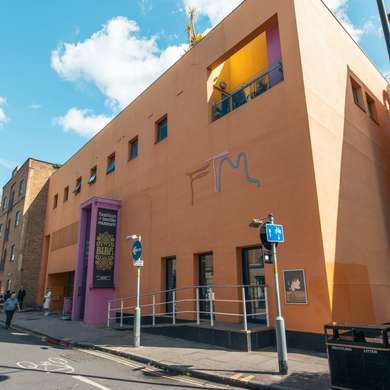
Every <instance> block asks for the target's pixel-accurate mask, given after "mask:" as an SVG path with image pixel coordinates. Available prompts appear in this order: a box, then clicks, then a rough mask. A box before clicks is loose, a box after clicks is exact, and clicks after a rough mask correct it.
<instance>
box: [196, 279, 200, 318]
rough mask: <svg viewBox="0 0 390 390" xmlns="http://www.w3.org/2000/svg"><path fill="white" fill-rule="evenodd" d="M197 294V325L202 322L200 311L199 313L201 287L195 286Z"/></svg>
mask: <svg viewBox="0 0 390 390" xmlns="http://www.w3.org/2000/svg"><path fill="white" fill-rule="evenodd" d="M195 294H196V323H197V325H199V324H200V313H199V287H196V288H195Z"/></svg>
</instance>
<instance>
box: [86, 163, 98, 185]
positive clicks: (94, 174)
mask: <svg viewBox="0 0 390 390" xmlns="http://www.w3.org/2000/svg"><path fill="white" fill-rule="evenodd" d="M96 178H97V166H96V165H95V166H94V167H93V168H91V172H90V174H89V179H88V184H94V183H96Z"/></svg>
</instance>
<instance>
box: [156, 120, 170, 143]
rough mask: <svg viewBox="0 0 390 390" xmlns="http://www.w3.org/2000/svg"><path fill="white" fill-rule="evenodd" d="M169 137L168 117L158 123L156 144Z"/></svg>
mask: <svg viewBox="0 0 390 390" xmlns="http://www.w3.org/2000/svg"><path fill="white" fill-rule="evenodd" d="M167 137H168V116H165V117H163V118H162V119H160V120H159V121H157V122H156V143H158V142H160V141H162V140H163V139H165V138H167Z"/></svg>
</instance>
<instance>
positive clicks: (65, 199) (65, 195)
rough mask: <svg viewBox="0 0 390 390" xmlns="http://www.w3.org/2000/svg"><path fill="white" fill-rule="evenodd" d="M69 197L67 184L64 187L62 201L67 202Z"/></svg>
mask: <svg viewBox="0 0 390 390" xmlns="http://www.w3.org/2000/svg"><path fill="white" fill-rule="evenodd" d="M68 199H69V186H66V187H65V188H64V203H65V202H67V201H68Z"/></svg>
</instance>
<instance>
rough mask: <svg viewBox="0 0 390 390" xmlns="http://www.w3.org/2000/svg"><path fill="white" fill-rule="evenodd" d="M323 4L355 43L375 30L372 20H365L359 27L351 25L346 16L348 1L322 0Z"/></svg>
mask: <svg viewBox="0 0 390 390" xmlns="http://www.w3.org/2000/svg"><path fill="white" fill-rule="evenodd" d="M324 2H325V4H327V6H328V7H329V8H330V9H331V10H332V11H333V13H334V14H335V16H336V17H337V18H338V19H339V20H340V22H341V23H342V24H343V26H344V27H345V29H346V30H347V31H348V32H349V33H350V34H351V36H352V37H353V38H354V39H355V40H356V41H357V42H358V41H359V40H360V38H361V37H362V36H363V35H364V34H368V33H370V32H372V31H374V30H375V29H374V24H373V22H372V20H371V21H370V20H367V21H366V22H365V23H364V24H363V25H361V26H357V25H355V24H353V23H352V21H351V19H350V18H349V16H348V6H349V0H324Z"/></svg>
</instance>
